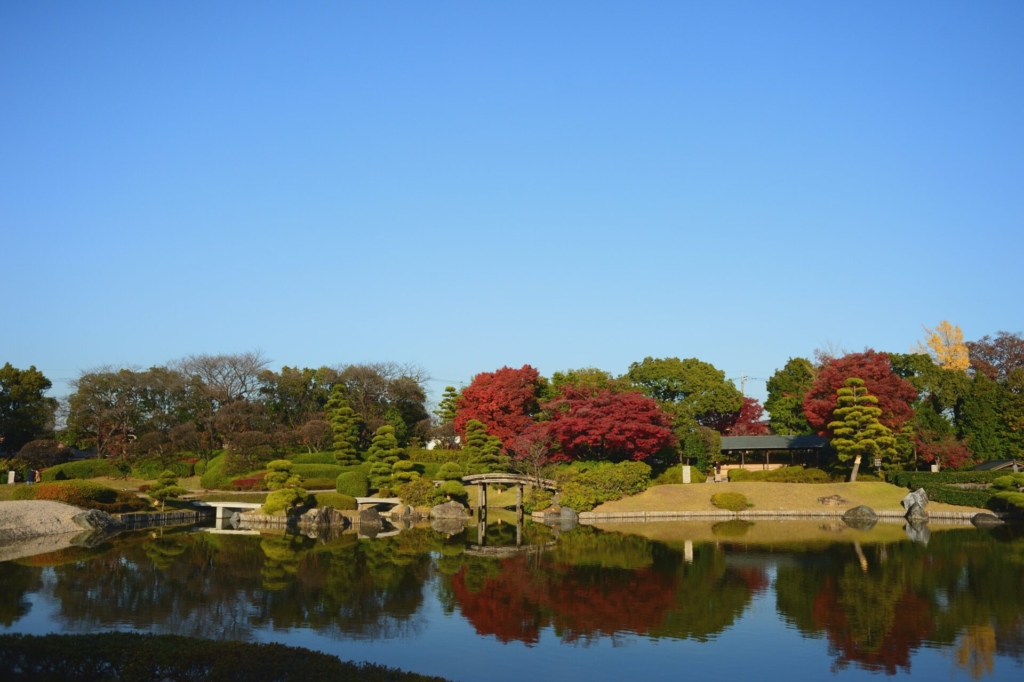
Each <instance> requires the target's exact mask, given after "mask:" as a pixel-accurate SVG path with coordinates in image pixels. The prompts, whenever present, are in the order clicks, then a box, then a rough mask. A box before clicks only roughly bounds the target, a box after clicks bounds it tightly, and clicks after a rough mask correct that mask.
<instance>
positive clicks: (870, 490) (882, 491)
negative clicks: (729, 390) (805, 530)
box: [594, 482, 985, 512]
mask: <svg viewBox="0 0 1024 682" xmlns="http://www.w3.org/2000/svg"><path fill="white" fill-rule="evenodd" d="M725 492H736V493H743V494H744V495H746V496H747V499H748V500H749V501H750V503H751V504H753V505H754V506H753V507H751V511H776V510H783V511H826V510H830V509H839V510H843V509H852V508H853V507H856V506H858V505H862V504H863V505H867V506H868V507H871V508H872V509H875V510H878V511H881V510H886V509H890V510H902V509H903V507H901V506H900V500H902V499H903V498H904V497H905V496H906V494H907V489H906V488H900V487H897V486H894V485H892V484H890V483H878V482H866V483H821V484H811V483H760V482H746V483H704V484H700V485H659V486H654V487H653V488H649V489H648V490H646V491H645V492H642V493H640V494H639V495H634V496H632V497H626V498H623V499H621V500H616V501H614V502H606V503H604V504H602V505H600V506H599V507H597V508H596V509H594V511H595V512H633V511H719V509H718V508H717V507H715V506H714V505H713V504H711V496H712V495H713V494H715V493H725ZM830 495H839V496H840V497H842V498H843V499H845V500H848V503H847V504H845V505H842V506H840V507H825V506H824V505H822V504H820V503H819V502H818V498H819V497H828V496H830ZM928 511H959V512H969V511H979V512H980V511H985V510H984V509H977V508H975V507H958V506H956V505H951V504H943V503H940V502H932V503H931V504H929V505H928Z"/></svg>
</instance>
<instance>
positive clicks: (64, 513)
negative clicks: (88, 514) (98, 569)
mask: <svg viewBox="0 0 1024 682" xmlns="http://www.w3.org/2000/svg"><path fill="white" fill-rule="evenodd" d="M80 513H82V510H81V509H79V508H78V507H72V506H71V505H70V504H64V503H63V502H51V501H48V500H29V501H21V502H0V561H7V560H9V559H12V558H15V555H16V556H24V552H25V551H26V549H27V548H28V547H30V546H38V547H39V548H40V551H44V552H45V551H50V550H49V547H50V546H51V545H52V546H55V547H56V546H57V545H61V546H67V545H69V544H70V543H71V538H73V537H75V535H77V534H78V533H81V532H82V530H83V529H82V528H80V527H79V526H78V525H77V524H75V522H74V521H72V520H71V518H72V517H73V516H74V515H75V514H80Z"/></svg>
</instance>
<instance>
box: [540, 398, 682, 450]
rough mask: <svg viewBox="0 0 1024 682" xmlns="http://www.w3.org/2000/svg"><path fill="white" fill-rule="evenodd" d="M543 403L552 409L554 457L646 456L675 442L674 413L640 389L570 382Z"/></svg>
mask: <svg viewBox="0 0 1024 682" xmlns="http://www.w3.org/2000/svg"><path fill="white" fill-rule="evenodd" d="M544 409H545V410H547V411H549V412H550V413H551V421H549V422H548V432H549V433H550V435H551V437H552V438H553V439H554V440H555V441H557V442H558V444H559V445H560V446H561V449H560V451H559V452H557V453H555V454H554V455H553V456H552V459H553V460H563V461H564V460H572V459H584V458H586V459H605V460H613V461H619V460H625V459H632V460H643V459H647V458H648V457H650V456H651V455H653V454H654V453H656V452H658V451H659V450H661V449H662V448H664V447H667V446H670V445H672V444H674V443H675V436H674V435H673V434H672V417H671V416H669V415H668V414H665V413H664V412H663V411H662V410H661V408H660V407H659V406H658V403H657V402H655V401H654V399H653V398H648V397H647V396H644V395H640V394H639V393H614V392H612V391H610V390H608V389H602V390H599V391H596V392H593V393H592V392H590V391H586V390H581V389H577V388H573V387H569V386H566V387H564V388H563V390H562V395H561V396H559V397H558V398H556V399H554V400H552V401H551V402H549V403H545V404H544Z"/></svg>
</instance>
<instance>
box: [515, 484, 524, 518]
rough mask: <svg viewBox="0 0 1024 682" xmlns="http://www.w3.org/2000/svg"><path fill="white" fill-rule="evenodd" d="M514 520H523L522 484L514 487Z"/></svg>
mask: <svg viewBox="0 0 1024 682" xmlns="http://www.w3.org/2000/svg"><path fill="white" fill-rule="evenodd" d="M516 520H517V521H522V520H523V484H522V483H520V484H519V485H517V486H516Z"/></svg>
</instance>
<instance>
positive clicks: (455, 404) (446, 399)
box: [434, 386, 459, 424]
mask: <svg viewBox="0 0 1024 682" xmlns="http://www.w3.org/2000/svg"><path fill="white" fill-rule="evenodd" d="M458 408H459V392H458V391H456V390H455V387H454V386H445V387H444V394H443V395H442V396H441V402H439V403H438V404H437V409H436V410H434V414H435V415H437V418H438V419H439V420H440V421H441V423H442V424H451V423H452V422H453V421H455V414H456V412H458Z"/></svg>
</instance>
